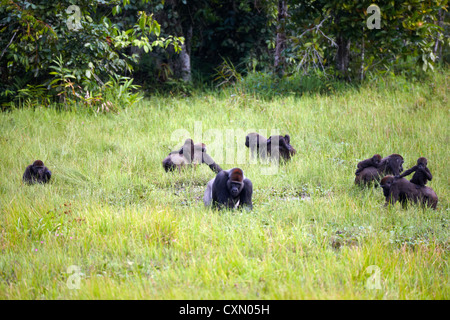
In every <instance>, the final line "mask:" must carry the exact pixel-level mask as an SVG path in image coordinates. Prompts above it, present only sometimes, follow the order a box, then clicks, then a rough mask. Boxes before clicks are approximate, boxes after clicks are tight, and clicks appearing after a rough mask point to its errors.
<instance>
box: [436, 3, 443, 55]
mask: <svg viewBox="0 0 450 320" xmlns="http://www.w3.org/2000/svg"><path fill="white" fill-rule="evenodd" d="M435 24H437V25H438V26H440V27H441V28H443V27H444V12H443V10H442V9H440V10H439V18H438V21H435ZM441 34H442V33H441V32H438V34H437V36H436V41H435V44H434V50H433V54H434V55H435V56H436V54H437V52H438V50H439V48H441V49H442V44H441V43H440V42H441V41H440V40H439V37H440V36H441ZM439 51H440V54H439V56H438V60H441V58H442V57H441V53H442V50H439Z"/></svg>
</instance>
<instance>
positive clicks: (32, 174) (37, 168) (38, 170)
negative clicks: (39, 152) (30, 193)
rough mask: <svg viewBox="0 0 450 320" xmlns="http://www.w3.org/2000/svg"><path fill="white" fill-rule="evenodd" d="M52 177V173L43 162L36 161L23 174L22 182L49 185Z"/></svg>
mask: <svg viewBox="0 0 450 320" xmlns="http://www.w3.org/2000/svg"><path fill="white" fill-rule="evenodd" d="M51 177H52V172H51V171H50V170H48V168H47V167H46V166H45V165H44V162H42V161H41V160H36V161H34V162H33V164H30V165H29V166H28V167H27V168H26V169H25V172H24V174H23V177H22V180H23V182H25V183H27V184H34V183H47V182H48V181H49V180H50V178H51Z"/></svg>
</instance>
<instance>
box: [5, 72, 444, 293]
mask: <svg viewBox="0 0 450 320" xmlns="http://www.w3.org/2000/svg"><path fill="white" fill-rule="evenodd" d="M448 88H449V73H448V72H447V73H445V74H441V75H439V74H436V76H435V78H434V79H433V80H432V81H431V82H430V83H423V84H417V83H416V84H412V83H408V82H403V83H400V82H395V83H385V84H383V83H379V84H377V85H373V86H372V87H371V86H365V87H363V88H360V89H359V90H357V89H348V90H346V91H343V92H339V93H336V94H333V95H331V94H330V95H309V96H303V97H289V96H280V97H279V98H274V99H272V100H270V101H269V100H258V99H256V98H254V97H251V96H239V95H237V96H231V94H230V93H227V92H223V93H221V94H198V95H196V96H194V97H185V98H164V97H153V98H150V99H147V100H145V101H143V102H141V103H140V105H138V106H136V107H133V108H129V109H126V110H125V111H122V112H121V113H120V114H118V115H111V114H103V115H97V116H95V115H89V114H87V113H83V112H78V113H71V112H58V111H56V110H53V109H36V110H14V111H12V112H10V113H2V114H0V126H1V128H2V130H1V133H0V150H1V151H0V152H1V162H0V175H1V176H2V177H3V179H2V180H1V184H0V232H1V233H0V250H1V253H2V254H1V256H0V298H1V299H142V298H145V299H449V298H450V288H449V283H448V275H449V271H450V270H449V265H448V258H449V249H450V240H449V239H450V230H449V223H450V221H449V220H450V216H449V202H448V199H449V195H450V188H449V180H448V172H450V166H449V147H448V146H449V143H450V141H449V137H450V136H449V108H448V105H449V101H448V99H449V95H448V92H449V90H448ZM196 121H201V126H202V130H203V132H206V131H208V130H211V129H216V130H219V131H220V132H224V131H225V130H226V129H236V128H239V129H242V131H243V132H249V131H252V130H260V129H265V130H267V132H268V133H269V134H270V130H272V129H277V130H279V132H280V133H283V134H284V133H289V134H290V135H291V142H292V145H293V146H294V147H295V148H296V149H297V155H296V156H295V157H294V158H293V160H292V161H291V162H290V163H289V164H287V165H285V166H281V167H280V168H279V169H278V172H277V173H276V174H274V175H262V174H261V166H260V165H257V164H248V162H247V163H246V164H240V163H226V161H222V162H220V161H218V163H219V164H220V165H221V166H222V167H223V168H224V169H229V168H232V167H234V166H240V167H241V168H242V169H243V170H244V172H245V174H246V176H248V177H249V178H250V179H251V180H252V182H253V185H254V188H255V190H254V210H253V211H251V212H246V211H244V212H240V211H228V212H227V211H224V212H220V213H219V212H214V211H211V210H209V209H205V208H204V206H203V203H202V201H201V199H202V196H203V192H204V188H205V186H206V183H207V181H208V180H209V179H211V178H212V177H213V176H214V175H213V172H212V171H211V170H210V169H209V168H208V167H207V166H199V167H198V168H197V170H187V171H185V172H183V173H182V174H181V175H178V174H167V173H165V172H164V171H163V168H162V166H161V161H162V159H163V158H164V157H165V156H166V155H167V153H168V152H169V151H170V150H173V149H175V148H176V147H178V146H180V145H181V144H182V141H183V139H181V138H180V139H179V140H178V141H172V140H171V139H170V138H171V136H172V133H173V132H175V130H179V129H186V130H187V131H188V132H189V133H190V134H191V135H192V137H193V138H194V141H196V142H197V141H198V139H196V137H195V136H194V131H195V128H196V126H198V124H196ZM203 142H205V143H206V144H207V145H208V144H212V141H211V139H209V138H208V137H204V138H203ZM241 142H242V144H243V142H244V140H241ZM223 150H224V152H225V151H226V152H229V150H225V149H223ZM215 152H219V153H220V150H219V151H217V150H210V153H211V155H212V156H213V157H214V158H215V159H216V161H217V157H218V156H217V154H218V153H216V154H215ZM374 153H380V154H381V155H382V156H386V155H389V154H391V153H400V154H402V155H403V157H404V158H405V165H404V166H405V168H409V167H410V166H412V165H414V164H415V161H416V159H417V158H418V157H420V156H426V157H427V158H428V160H429V162H428V164H429V168H430V170H431V172H432V174H433V181H431V182H429V186H431V187H432V188H433V189H434V190H435V191H436V193H437V195H438V197H439V204H438V210H437V211H434V210H428V209H427V210H422V209H421V208H418V207H416V206H410V207H409V208H408V209H406V210H404V209H402V208H401V206H400V205H399V204H397V205H396V206H395V207H390V208H383V202H384V198H383V196H382V192H381V190H380V189H365V190H361V189H359V188H358V187H356V186H354V184H353V180H354V171H355V169H356V164H357V162H358V161H359V160H361V159H364V158H368V157H370V156H372V155H373V154H374ZM35 159H41V160H43V161H44V162H45V164H46V165H47V166H48V167H49V168H50V170H51V171H52V173H53V176H52V181H51V183H50V184H48V185H45V186H41V185H36V186H25V185H23V184H22V182H21V178H22V174H23V171H24V170H25V167H26V166H27V165H28V164H30V163H31V162H32V161H33V160H35ZM71 265H76V266H78V267H79V268H80V272H81V274H80V288H79V289H69V287H68V285H67V283H68V282H70V283H73V282H71V281H72V280H73V279H74V278H73V276H74V275H75V274H71V273H68V267H69V266H71ZM369 266H376V267H375V268H378V269H377V270H378V271H379V275H380V283H379V284H380V287H379V289H370V288H368V287H367V281H368V279H369V277H370V275H371V272H369V271H368V269H367V268H368V267H369ZM71 277H72V278H71Z"/></svg>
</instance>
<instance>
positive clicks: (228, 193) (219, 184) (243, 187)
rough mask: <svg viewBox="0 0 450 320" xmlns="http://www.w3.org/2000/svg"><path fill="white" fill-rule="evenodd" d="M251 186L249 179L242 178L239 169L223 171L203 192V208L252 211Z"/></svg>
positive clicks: (242, 174)
mask: <svg viewBox="0 0 450 320" xmlns="http://www.w3.org/2000/svg"><path fill="white" fill-rule="evenodd" d="M252 193H253V185H252V182H251V181H250V179H248V178H246V177H245V176H244V172H243V171H242V169H240V168H233V169H230V170H223V171H221V172H219V173H218V174H217V175H216V177H215V178H214V179H211V180H210V181H209V182H208V184H207V186H206V190H205V194H204V196H203V202H204V204H205V206H210V205H211V206H212V207H213V208H218V209H219V210H220V209H223V208H226V209H234V208H245V209H247V210H252V209H253V204H252Z"/></svg>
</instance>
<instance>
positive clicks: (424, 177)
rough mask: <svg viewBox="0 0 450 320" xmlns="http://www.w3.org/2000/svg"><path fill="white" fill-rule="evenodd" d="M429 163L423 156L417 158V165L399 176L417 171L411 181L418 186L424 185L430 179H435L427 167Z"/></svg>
mask: <svg viewBox="0 0 450 320" xmlns="http://www.w3.org/2000/svg"><path fill="white" fill-rule="evenodd" d="M427 163H428V160H427V158H424V157H421V158H419V159H417V165H415V166H414V167H412V168H411V169H408V170H406V171H405V172H403V173H402V174H401V175H400V176H398V178H403V177H406V176H409V175H410V174H411V173H413V172H415V173H414V175H413V177H412V179H411V180H409V181H411V182H412V183H414V184H415V185H417V188H421V187H424V186H425V184H426V183H427V181H428V180H430V181H431V179H433V176H432V175H431V172H430V169H428V167H427ZM396 178H397V177H396Z"/></svg>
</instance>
